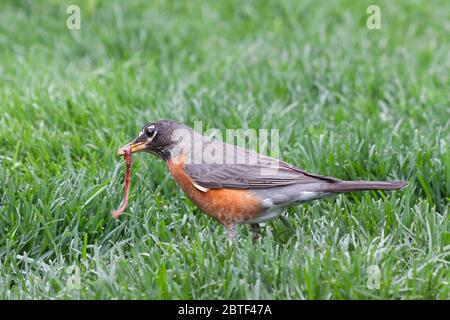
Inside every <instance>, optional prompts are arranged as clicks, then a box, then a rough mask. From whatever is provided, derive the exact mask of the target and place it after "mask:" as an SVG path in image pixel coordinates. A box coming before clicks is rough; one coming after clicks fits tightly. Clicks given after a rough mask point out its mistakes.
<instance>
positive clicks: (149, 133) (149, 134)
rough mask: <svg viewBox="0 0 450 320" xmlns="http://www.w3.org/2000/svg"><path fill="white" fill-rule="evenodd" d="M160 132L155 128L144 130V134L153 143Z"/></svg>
mask: <svg viewBox="0 0 450 320" xmlns="http://www.w3.org/2000/svg"><path fill="white" fill-rule="evenodd" d="M157 132H158V131H157V130H156V129H155V126H150V127H148V128H145V129H144V134H145V135H146V136H147V141H152V140H153V138H154V137H155V136H156V133H157Z"/></svg>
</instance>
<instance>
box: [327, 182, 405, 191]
mask: <svg viewBox="0 0 450 320" xmlns="http://www.w3.org/2000/svg"><path fill="white" fill-rule="evenodd" d="M407 184H408V183H407V182H406V181H336V182H330V183H327V184H325V185H322V186H321V191H325V192H354V191H369V190H397V189H401V188H403V187H405V186H406V185H407Z"/></svg>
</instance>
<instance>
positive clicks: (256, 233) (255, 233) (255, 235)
mask: <svg viewBox="0 0 450 320" xmlns="http://www.w3.org/2000/svg"><path fill="white" fill-rule="evenodd" d="M250 227H251V229H252V239H253V241H256V240H258V239H259V238H261V228H260V227H259V224H258V223H252V224H250Z"/></svg>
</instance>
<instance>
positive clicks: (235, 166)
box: [184, 145, 339, 189]
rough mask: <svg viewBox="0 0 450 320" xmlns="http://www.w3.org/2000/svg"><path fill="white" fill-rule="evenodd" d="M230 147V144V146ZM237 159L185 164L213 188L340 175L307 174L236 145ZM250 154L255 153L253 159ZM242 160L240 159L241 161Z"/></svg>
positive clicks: (193, 175) (201, 182) (196, 178)
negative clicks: (226, 161) (223, 161)
mask: <svg viewBox="0 0 450 320" xmlns="http://www.w3.org/2000/svg"><path fill="white" fill-rule="evenodd" d="M226 147H227V148H228V147H230V145H226ZM231 148H233V149H234V150H235V155H234V162H233V161H232V162H231V163H230V162H228V163H207V162H205V161H204V162H202V163H199V164H196V163H190V164H185V167H184V168H185V172H186V174H187V175H189V177H190V178H191V179H192V180H193V181H194V182H195V183H196V184H197V185H199V186H201V187H204V188H209V189H217V188H231V189H260V188H270V187H277V186H286V185H292V184H308V183H317V182H335V181H339V180H338V179H336V178H332V177H325V176H319V175H316V174H311V173H307V172H305V171H304V170H302V169H299V168H296V167H294V166H292V165H290V164H288V163H286V162H283V161H280V160H276V159H273V158H270V157H267V156H264V155H261V154H257V153H255V152H252V151H248V150H246V149H242V148H239V147H235V146H232V147H231ZM249 156H255V157H256V158H255V159H253V160H249ZM238 160H240V162H239V161H238Z"/></svg>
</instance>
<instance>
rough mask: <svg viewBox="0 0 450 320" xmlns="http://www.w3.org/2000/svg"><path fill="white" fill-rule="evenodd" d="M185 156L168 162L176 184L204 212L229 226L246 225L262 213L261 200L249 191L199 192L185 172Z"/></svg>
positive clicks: (221, 190) (216, 190)
mask: <svg viewBox="0 0 450 320" xmlns="http://www.w3.org/2000/svg"><path fill="white" fill-rule="evenodd" d="M184 159H185V158H184V156H180V157H178V158H177V159H176V161H174V160H169V161H167V166H168V168H169V171H170V173H171V174H172V176H173V178H174V180H175V182H176V183H177V184H178V186H179V187H180V188H181V189H182V190H183V191H184V192H185V193H186V195H187V196H188V197H189V198H190V199H191V200H192V201H193V202H194V203H195V204H196V205H197V206H198V207H199V208H200V209H202V210H203V211H204V212H206V213H207V214H209V215H210V216H212V217H213V218H215V219H217V220H218V221H219V222H221V223H223V224H225V225H227V224H234V223H245V222H246V221H247V220H251V219H252V218H255V217H256V216H258V215H259V214H260V213H261V212H262V207H261V200H260V199H258V198H257V197H256V196H255V195H253V194H252V193H251V192H250V191H247V190H237V189H225V188H222V189H210V190H208V191H207V192H203V191H200V190H198V189H197V188H196V187H195V186H194V184H193V181H192V179H191V178H190V177H189V176H188V175H187V174H186V172H185V171H184Z"/></svg>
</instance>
